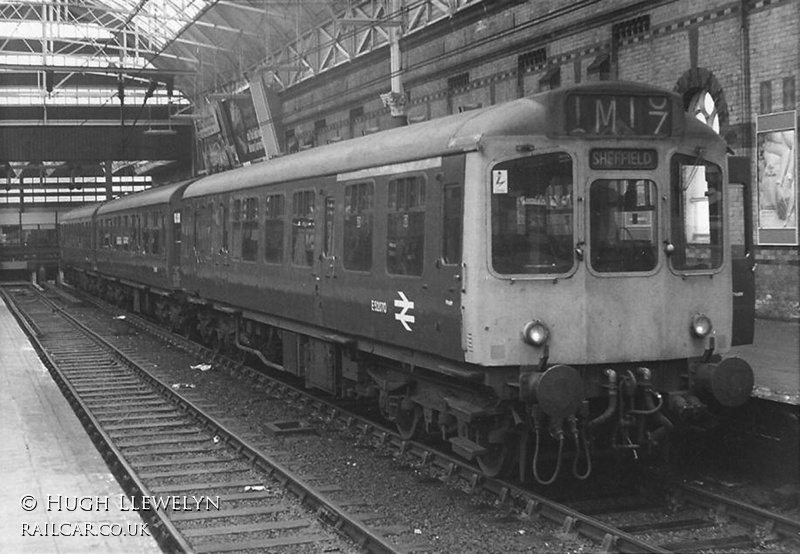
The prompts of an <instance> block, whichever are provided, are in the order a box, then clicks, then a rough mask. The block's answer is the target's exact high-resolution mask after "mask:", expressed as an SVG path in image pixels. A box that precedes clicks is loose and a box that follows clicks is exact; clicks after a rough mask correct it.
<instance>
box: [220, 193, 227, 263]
mask: <svg viewBox="0 0 800 554" xmlns="http://www.w3.org/2000/svg"><path fill="white" fill-rule="evenodd" d="M219 217H220V227H221V231H222V234H221V237H220V245H219V247H220V250H221V251H220V254H222V255H227V254H228V205H227V204H226V203H224V202H223V203H220V205H219Z"/></svg>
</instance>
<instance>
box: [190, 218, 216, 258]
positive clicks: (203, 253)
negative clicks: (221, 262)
mask: <svg viewBox="0 0 800 554" xmlns="http://www.w3.org/2000/svg"><path fill="white" fill-rule="evenodd" d="M211 227H212V225H211V205H205V204H202V205H199V206H198V207H197V209H196V210H195V212H194V245H195V246H194V247H195V253H194V254H195V259H196V260H197V261H198V262H199V261H201V260H208V259H210V257H211Z"/></svg>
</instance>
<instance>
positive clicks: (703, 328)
mask: <svg viewBox="0 0 800 554" xmlns="http://www.w3.org/2000/svg"><path fill="white" fill-rule="evenodd" d="M711 329H713V325H711V320H710V319H709V318H708V316H706V315H704V314H695V315H693V316H692V325H691V330H692V335H694V336H695V337H697V338H698V339H702V338H703V337H705V336H706V335H708V334H709V333H710V332H711Z"/></svg>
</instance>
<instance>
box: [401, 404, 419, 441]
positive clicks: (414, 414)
mask: <svg viewBox="0 0 800 554" xmlns="http://www.w3.org/2000/svg"><path fill="white" fill-rule="evenodd" d="M421 420H422V410H421V409H420V407H419V406H414V407H413V408H411V409H408V410H403V409H398V410H397V418H396V419H395V424H396V425H397V431H398V433H400V438H401V439H403V440H404V441H407V440H411V439H413V438H414V437H415V436H416V435H417V433H418V432H419V422H420V421H421Z"/></svg>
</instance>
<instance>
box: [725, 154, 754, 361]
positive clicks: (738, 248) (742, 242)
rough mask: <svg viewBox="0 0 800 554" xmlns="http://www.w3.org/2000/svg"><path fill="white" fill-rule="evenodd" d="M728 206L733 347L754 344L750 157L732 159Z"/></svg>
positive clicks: (730, 160) (729, 174)
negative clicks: (731, 273) (731, 275)
mask: <svg viewBox="0 0 800 554" xmlns="http://www.w3.org/2000/svg"><path fill="white" fill-rule="evenodd" d="M728 181H729V182H730V193H729V195H728V206H729V210H730V212H731V214H730V230H729V231H730V233H731V268H732V271H733V291H732V294H733V331H732V333H731V346H736V345H739V344H752V343H753V334H754V331H755V315H756V277H755V266H756V264H755V260H754V259H753V224H752V221H753V210H752V195H751V190H752V188H751V186H750V158H747V157H731V158H728Z"/></svg>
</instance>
